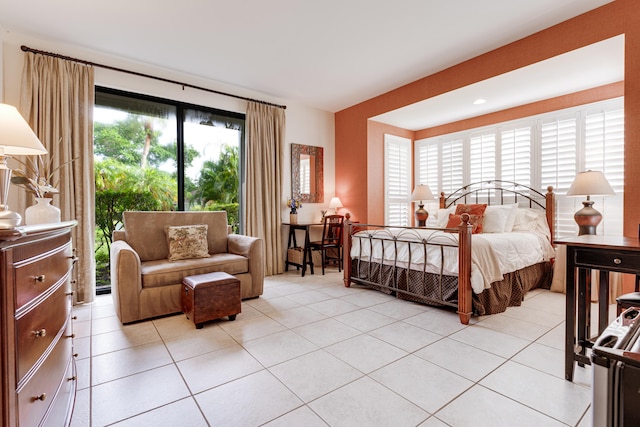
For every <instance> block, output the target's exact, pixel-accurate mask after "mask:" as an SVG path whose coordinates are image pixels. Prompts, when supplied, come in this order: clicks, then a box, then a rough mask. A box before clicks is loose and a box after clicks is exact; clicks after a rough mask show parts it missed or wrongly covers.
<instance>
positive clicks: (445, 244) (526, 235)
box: [351, 228, 555, 294]
mask: <svg viewBox="0 0 640 427" xmlns="http://www.w3.org/2000/svg"><path fill="white" fill-rule="evenodd" d="M369 236H371V237H374V238H372V239H370V238H369ZM394 239H395V240H394ZM383 241H384V246H383V245H382V242H383ZM422 241H425V242H428V243H429V244H428V245H426V266H425V249H424V248H425V245H423V244H422V243H411V242H422ZM352 242H353V243H352V246H351V257H352V258H358V257H361V258H362V259H363V260H365V261H369V260H370V261H372V262H381V261H383V262H384V263H385V264H393V263H395V264H396V265H397V266H398V267H403V268H407V266H410V268H412V269H415V270H420V271H422V270H423V269H424V270H426V271H427V272H429V273H435V274H440V272H441V271H442V274H444V275H448V276H457V275H458V247H457V246H458V235H457V234H456V233H447V232H443V231H436V230H428V229H393V228H388V229H384V230H374V231H361V232H358V233H356V234H355V235H354V236H353V239H352ZM471 248H472V249H471V287H472V289H473V291H474V292H475V293H478V294H479V293H480V292H482V291H483V290H484V289H488V288H490V287H491V283H493V282H495V281H498V280H502V279H503V275H504V274H507V273H511V272H513V271H516V270H520V269H522V268H524V267H527V266H530V265H534V264H537V263H539V262H543V261H548V260H549V259H551V258H553V257H554V255H555V250H554V249H553V247H552V246H551V244H550V243H549V239H548V237H546V236H545V235H544V234H542V233H538V232H526V231H518V232H510V233H485V234H474V235H473V236H472V241H471ZM396 252H397V256H396Z"/></svg>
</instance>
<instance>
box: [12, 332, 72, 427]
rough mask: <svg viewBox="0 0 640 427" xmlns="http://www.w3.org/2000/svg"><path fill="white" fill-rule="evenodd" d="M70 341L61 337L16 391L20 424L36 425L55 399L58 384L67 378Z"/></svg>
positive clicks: (70, 348)
mask: <svg viewBox="0 0 640 427" xmlns="http://www.w3.org/2000/svg"><path fill="white" fill-rule="evenodd" d="M71 351H72V341H71V339H70V338H62V339H61V340H60V341H58V344H56V346H55V347H54V348H53V351H52V352H51V353H50V354H49V357H47V358H46V359H45V361H44V363H43V364H42V365H41V366H40V367H39V368H38V370H37V371H36V372H35V373H34V375H33V376H32V377H31V378H30V379H29V381H28V382H27V383H26V384H24V385H21V387H20V388H19V389H18V390H17V391H18V418H19V423H20V426H37V425H39V423H40V421H41V419H42V417H43V416H44V415H45V413H46V411H47V409H48V408H49V405H50V404H51V403H52V402H53V401H54V400H55V397H56V393H57V391H58V388H59V386H60V385H61V384H62V383H63V381H66V380H67V379H68V378H66V377H65V374H66V372H67V370H68V366H69V362H70V360H71V357H72V356H71Z"/></svg>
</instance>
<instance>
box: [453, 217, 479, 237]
mask: <svg viewBox="0 0 640 427" xmlns="http://www.w3.org/2000/svg"><path fill="white" fill-rule="evenodd" d="M482 218H483V217H482V215H471V214H470V215H469V224H471V234H478V233H482ZM460 224H462V215H456V214H449V222H448V223H447V228H456V227H458V226H459V225H460Z"/></svg>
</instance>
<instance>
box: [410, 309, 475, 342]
mask: <svg viewBox="0 0 640 427" xmlns="http://www.w3.org/2000/svg"><path fill="white" fill-rule="evenodd" d="M404 322H407V323H410V324H412V325H415V326H418V327H420V328H422V329H426V330H427V331H431V332H434V333H436V334H438V335H442V336H446V335H449V334H452V333H454V332H457V331H459V330H462V329H464V328H467V327H468V326H465V325H463V324H461V323H460V319H459V317H458V315H457V314H455V313H452V312H450V311H446V310H429V311H427V312H424V313H421V314H418V315H415V316H411V317H409V318H406V319H404Z"/></svg>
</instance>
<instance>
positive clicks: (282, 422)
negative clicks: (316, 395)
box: [264, 406, 328, 427]
mask: <svg viewBox="0 0 640 427" xmlns="http://www.w3.org/2000/svg"><path fill="white" fill-rule="evenodd" d="M264 426H265V427H291V426H304V427H327V426H328V424H327V423H325V422H324V421H322V418H320V417H319V416H318V415H316V414H315V413H314V412H313V411H312V410H311V409H309V408H308V407H307V406H302V407H300V408H298V409H294V410H293V411H291V412H289V413H287V414H284V415H283V416H281V417H279V418H276V419H275V420H273V421H270V422H268V423H266V424H264Z"/></svg>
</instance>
